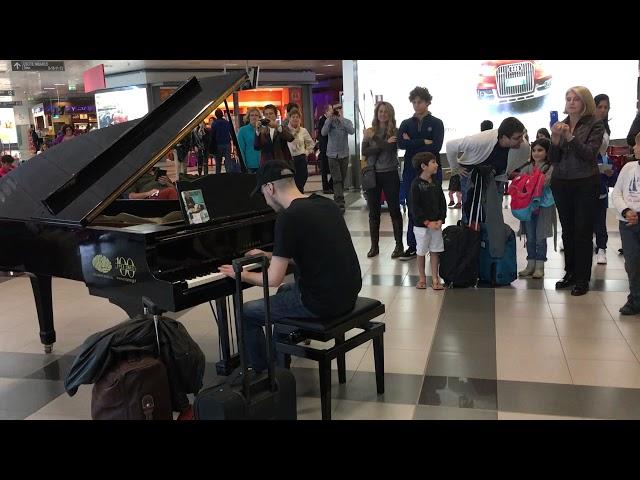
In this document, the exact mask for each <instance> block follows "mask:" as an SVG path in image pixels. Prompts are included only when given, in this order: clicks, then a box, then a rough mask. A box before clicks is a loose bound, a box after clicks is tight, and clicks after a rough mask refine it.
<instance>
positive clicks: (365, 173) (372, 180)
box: [360, 165, 376, 190]
mask: <svg viewBox="0 0 640 480" xmlns="http://www.w3.org/2000/svg"><path fill="white" fill-rule="evenodd" d="M360 176H361V183H362V188H364V189H365V190H371V189H373V188H376V169H375V167H374V166H373V165H366V166H365V167H363V168H362V172H361V174H360Z"/></svg>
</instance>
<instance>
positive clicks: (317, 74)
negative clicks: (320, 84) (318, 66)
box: [316, 73, 326, 77]
mask: <svg viewBox="0 0 640 480" xmlns="http://www.w3.org/2000/svg"><path fill="white" fill-rule="evenodd" d="M320 75H326V73H316V77H318V76H320Z"/></svg>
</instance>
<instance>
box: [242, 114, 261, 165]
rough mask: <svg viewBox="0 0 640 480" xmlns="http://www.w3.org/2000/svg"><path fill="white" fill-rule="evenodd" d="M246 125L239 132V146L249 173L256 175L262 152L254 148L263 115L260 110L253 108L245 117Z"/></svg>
mask: <svg viewBox="0 0 640 480" xmlns="http://www.w3.org/2000/svg"><path fill="white" fill-rule="evenodd" d="M244 118H245V121H246V122H247V123H246V125H244V126H243V127H240V130H238V146H239V147H240V153H241V154H242V159H243V160H244V164H245V165H246V166H247V171H248V172H249V173H256V172H257V171H258V168H260V151H259V150H256V149H255V148H254V147H253V141H254V138H255V136H256V129H257V128H258V127H259V124H260V119H261V118H262V114H261V113H260V110H258V109H257V108H255V107H251V108H249V109H248V110H247V113H246V115H245V116H244Z"/></svg>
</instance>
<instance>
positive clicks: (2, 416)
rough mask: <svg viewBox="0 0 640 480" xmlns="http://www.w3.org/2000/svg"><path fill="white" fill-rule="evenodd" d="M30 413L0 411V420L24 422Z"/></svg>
mask: <svg viewBox="0 0 640 480" xmlns="http://www.w3.org/2000/svg"><path fill="white" fill-rule="evenodd" d="M31 413H32V412H13V411H8V410H0V420H24V419H25V418H27V417H28V416H29V415H31Z"/></svg>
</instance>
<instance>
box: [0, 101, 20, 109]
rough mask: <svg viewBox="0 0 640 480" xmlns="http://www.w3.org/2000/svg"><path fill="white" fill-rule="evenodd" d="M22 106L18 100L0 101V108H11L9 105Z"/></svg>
mask: <svg viewBox="0 0 640 480" xmlns="http://www.w3.org/2000/svg"><path fill="white" fill-rule="evenodd" d="M20 106H22V101H21V100H18V101H15V102H0V108H11V107H20Z"/></svg>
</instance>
